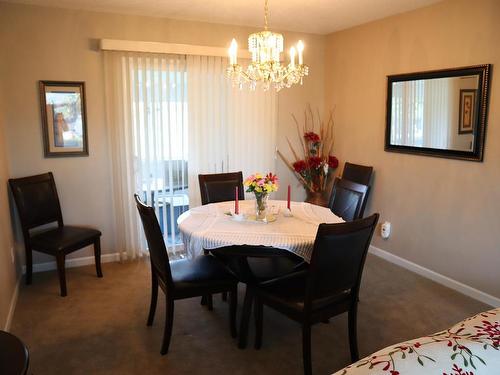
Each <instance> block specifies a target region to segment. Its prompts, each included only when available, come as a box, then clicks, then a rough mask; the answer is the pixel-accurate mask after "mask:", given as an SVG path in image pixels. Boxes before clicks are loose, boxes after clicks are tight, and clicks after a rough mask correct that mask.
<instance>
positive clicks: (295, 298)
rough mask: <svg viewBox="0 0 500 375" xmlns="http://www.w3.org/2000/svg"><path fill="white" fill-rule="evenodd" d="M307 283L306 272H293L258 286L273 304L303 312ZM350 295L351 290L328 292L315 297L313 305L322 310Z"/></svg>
mask: <svg viewBox="0 0 500 375" xmlns="http://www.w3.org/2000/svg"><path fill="white" fill-rule="evenodd" d="M306 283H307V279H306V274H305V273H300V274H296V275H293V274H292V275H290V277H284V278H281V279H279V280H276V281H272V280H271V281H269V282H264V283H261V284H260V285H259V286H258V288H257V294H258V295H259V296H260V297H261V298H263V299H264V300H266V301H267V302H268V303H270V304H271V305H273V306H276V307H277V306H283V307H284V308H285V309H287V310H289V311H294V312H302V311H303V309H304V301H305V292H306ZM325 295H326V294H325ZM349 296H350V290H344V291H339V292H338V293H328V294H327V295H326V296H325V297H322V296H318V297H316V298H314V299H313V302H312V306H311V307H312V310H313V311H314V310H320V309H322V308H325V307H327V306H328V305H331V304H333V303H336V302H340V301H342V300H348V299H349Z"/></svg>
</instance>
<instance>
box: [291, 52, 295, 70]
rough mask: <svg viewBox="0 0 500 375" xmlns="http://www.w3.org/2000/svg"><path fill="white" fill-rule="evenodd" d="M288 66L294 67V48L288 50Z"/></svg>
mask: <svg viewBox="0 0 500 375" xmlns="http://www.w3.org/2000/svg"><path fill="white" fill-rule="evenodd" d="M290 66H291V67H292V68H293V67H295V47H292V48H290Z"/></svg>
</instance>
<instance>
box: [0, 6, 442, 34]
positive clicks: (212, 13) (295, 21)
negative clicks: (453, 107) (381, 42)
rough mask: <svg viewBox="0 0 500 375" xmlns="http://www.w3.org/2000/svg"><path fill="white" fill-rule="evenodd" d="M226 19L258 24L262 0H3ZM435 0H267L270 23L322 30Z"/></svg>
mask: <svg viewBox="0 0 500 375" xmlns="http://www.w3.org/2000/svg"><path fill="white" fill-rule="evenodd" d="M8 1H10V2H15V3H25V4H33V5H43V6H53V7H59V8H72V9H86V10H95V11H105V12H114V13H125V14H137V15H147V16H156V17H167V18H174V19H182V20H193V21H204V22H213V23H223V24H231V25H244V26H254V27H257V28H260V27H261V26H262V24H263V4H264V0H8ZM439 1H441V0H269V8H270V20H269V23H270V25H269V26H270V28H271V29H279V30H288V31H300V32H309V33H315V34H328V33H331V32H334V31H338V30H342V29H346V28H349V27H352V26H355V25H360V24H363V23H366V22H370V21H373V20H376V19H380V18H384V17H387V16H391V15H394V14H397V13H403V12H407V11H409V10H413V9H417V8H420V7H424V6H426V5H430V4H433V3H437V2H439Z"/></svg>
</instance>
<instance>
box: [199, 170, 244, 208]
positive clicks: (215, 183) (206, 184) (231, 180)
mask: <svg viewBox="0 0 500 375" xmlns="http://www.w3.org/2000/svg"><path fill="white" fill-rule="evenodd" d="M198 181H199V182H200V192H201V204H203V205H205V204H209V203H217V202H225V201H232V200H234V188H235V187H236V186H238V199H240V200H243V199H245V192H244V190H243V173H242V172H233V173H217V174H199V175H198Z"/></svg>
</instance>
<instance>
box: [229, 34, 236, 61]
mask: <svg viewBox="0 0 500 375" xmlns="http://www.w3.org/2000/svg"><path fill="white" fill-rule="evenodd" d="M237 54H238V43H236V39H234V38H233V40H232V41H231V46H230V47H229V64H231V65H235V64H236V61H237Z"/></svg>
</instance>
